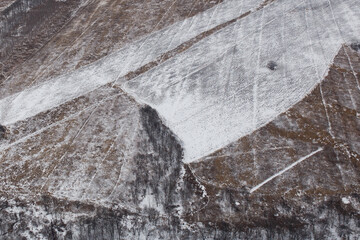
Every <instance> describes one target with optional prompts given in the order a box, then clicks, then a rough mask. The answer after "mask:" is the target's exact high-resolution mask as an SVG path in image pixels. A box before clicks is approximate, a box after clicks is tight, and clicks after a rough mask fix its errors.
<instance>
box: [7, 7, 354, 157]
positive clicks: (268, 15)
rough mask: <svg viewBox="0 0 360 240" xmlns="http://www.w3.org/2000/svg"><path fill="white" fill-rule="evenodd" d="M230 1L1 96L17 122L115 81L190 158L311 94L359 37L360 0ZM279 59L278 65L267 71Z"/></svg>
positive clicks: (10, 119)
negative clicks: (183, 47)
mask: <svg viewBox="0 0 360 240" xmlns="http://www.w3.org/2000/svg"><path fill="white" fill-rule="evenodd" d="M261 2H262V1H259V0H257V1H252V0H243V1H239V0H229V1H225V2H224V3H222V4H220V5H217V6H215V7H214V8H212V9H210V10H208V11H206V12H203V13H201V14H199V15H196V16H194V17H193V18H189V19H186V20H184V21H182V22H178V23H176V24H174V25H172V26H170V27H168V28H165V29H163V30H161V31H158V32H155V33H153V34H151V35H149V36H147V37H145V38H143V39H141V40H139V41H137V42H135V43H133V44H129V45H128V46H126V47H125V48H123V49H121V50H120V51H118V52H116V53H114V54H112V55H110V56H108V57H106V58H104V59H102V60H100V61H98V62H95V63H94V64H91V65H89V66H87V67H84V68H82V69H80V70H78V71H76V72H73V73H69V74H66V75H63V76H60V77H58V78H55V79H52V80H49V81H48V82H46V83H45V84H42V85H39V86H35V87H33V88H30V89H27V90H25V91H23V92H21V93H19V94H15V95H13V96H10V97H7V98H5V99H2V100H0V122H1V123H2V124H5V125H6V124H12V123H14V122H17V121H19V120H23V119H26V118H28V117H30V116H33V115H36V114H37V113H40V112H43V111H45V110H47V109H50V108H53V107H55V106H58V105H60V104H62V103H64V102H67V101H69V100H71V99H73V98H75V97H78V96H81V95H83V94H85V93H87V92H89V91H92V90H94V89H96V88H98V87H99V86H102V85H104V84H106V83H109V82H114V81H116V80H118V83H119V84H122V87H123V89H124V90H126V91H127V92H128V93H130V94H131V95H133V96H134V97H135V98H136V100H138V101H139V102H144V103H147V104H149V105H150V106H152V107H153V108H155V109H156V110H157V111H158V112H159V113H160V114H161V115H162V117H163V119H164V120H165V122H166V124H167V125H168V126H169V127H170V128H171V130H172V131H173V132H174V133H175V134H177V135H178V137H179V138H180V139H181V140H182V142H183V145H184V149H185V159H184V161H185V162H191V161H194V160H196V159H198V158H200V157H202V156H204V155H207V154H209V153H211V152H213V151H215V150H217V149H219V148H221V147H223V146H225V145H227V144H229V143H231V142H233V141H235V140H237V139H239V138H240V137H242V136H244V135H247V134H249V133H251V132H252V131H254V130H256V129H257V128H259V127H261V126H263V125H265V124H266V123H268V122H270V121H271V120H273V119H274V118H275V117H276V116H277V115H278V114H280V113H282V112H284V111H286V110H287V109H288V108H290V107H291V106H292V105H294V104H295V103H297V102H298V101H300V100H301V99H302V98H303V97H304V96H305V95H306V94H308V93H309V92H310V91H311V90H312V89H313V88H314V87H315V86H316V85H317V84H318V83H319V82H320V81H321V80H322V79H323V78H324V76H325V75H326V73H327V70H328V68H329V64H331V61H332V59H333V58H334V57H335V55H336V53H337V52H338V49H339V48H340V46H341V44H343V43H345V42H347V43H350V42H352V41H358V40H360V39H359V36H360V19H359V16H360V6H359V4H358V0H347V1H342V0H331V1H330V0H311V1H310V0H305V1H303V2H298V1H285V0H275V1H274V2H273V3H272V4H270V5H268V6H267V7H265V8H263V9H262V10H258V11H256V10H255V7H256V6H258V5H259V4H260V3H261ZM249 10H252V13H251V14H250V15H248V16H246V17H245V18H243V19H241V20H239V21H237V22H236V23H234V24H232V25H229V26H227V27H226V28H223V29H222V30H220V31H218V32H216V33H215V34H213V35H211V36H210V37H207V38H205V39H203V40H202V41H200V42H199V43H197V44H196V45H194V46H193V47H191V48H190V49H188V50H187V51H185V52H184V53H182V54H179V55H177V56H175V57H174V58H172V59H170V60H168V61H166V62H165V63H163V64H161V65H159V66H158V67H156V68H154V69H152V70H150V71H148V72H146V73H145V74H142V75H140V76H139V77H137V78H135V79H133V80H131V81H130V82H127V83H123V81H122V80H121V79H122V78H121V77H122V76H124V75H126V74H127V73H128V72H129V71H134V70H136V69H138V68H139V67H141V66H143V65H144V64H146V63H148V62H151V61H153V60H154V59H156V58H157V57H159V56H160V55H161V54H163V53H165V52H167V51H169V50H171V49H174V48H175V47H176V46H178V45H180V44H181V43H183V42H186V41H187V40H189V39H191V38H192V37H194V36H196V35H198V34H200V33H201V32H203V31H206V30H208V29H211V28H212V27H214V26H217V25H219V24H221V23H224V22H226V21H229V20H231V19H233V18H236V17H238V16H240V15H242V14H243V13H245V12H247V11H249ZM270 61H274V62H276V63H277V66H278V67H277V69H276V71H272V70H270V69H268V68H267V64H268V62H270Z"/></svg>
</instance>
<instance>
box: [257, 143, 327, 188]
mask: <svg viewBox="0 0 360 240" xmlns="http://www.w3.org/2000/svg"><path fill="white" fill-rule="evenodd" d="M322 150H323V148H319V149H318V150H316V151H314V152H312V153H310V154H309V155H306V156H305V157H302V158H300V159H299V160H297V161H296V162H294V163H293V164H291V165H290V166H288V167H286V168H285V169H283V170H281V171H280V172H278V173H277V174H275V175H273V176H271V177H269V178H268V179H266V180H265V181H263V182H262V183H260V184H258V185H256V186H255V187H253V188H252V189H251V190H250V193H253V192H255V191H256V190H258V189H259V188H260V187H262V186H263V185H264V184H266V183H268V182H270V181H271V180H273V179H274V178H276V177H278V176H280V175H281V174H283V173H284V172H286V171H288V170H290V169H291V168H293V167H295V166H296V165H298V164H299V163H301V162H302V161H304V160H306V159H308V158H309V157H311V156H312V155H314V154H316V153H318V152H320V151H322Z"/></svg>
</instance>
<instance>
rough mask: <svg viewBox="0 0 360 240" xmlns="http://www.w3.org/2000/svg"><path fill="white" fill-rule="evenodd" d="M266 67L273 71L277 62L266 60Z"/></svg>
mask: <svg viewBox="0 0 360 240" xmlns="http://www.w3.org/2000/svg"><path fill="white" fill-rule="evenodd" d="M266 66H267V68H268V69H270V70H272V71H275V70H276V69H277V66H278V65H277V64H276V62H274V61H270V62H268V64H267V65H266Z"/></svg>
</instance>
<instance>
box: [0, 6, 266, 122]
mask: <svg viewBox="0 0 360 240" xmlns="http://www.w3.org/2000/svg"><path fill="white" fill-rule="evenodd" d="M261 2H262V0H244V1H243V3H242V4H239V1H238V0H230V1H226V2H224V3H222V4H219V5H216V6H215V7H213V8H211V9H209V10H207V11H205V12H202V13H200V14H198V15H196V16H194V17H192V18H188V19H185V20H184V21H181V22H177V23H175V24H173V25H171V26H169V27H167V28H164V29H162V30H160V31H157V32H154V33H153V34H150V35H148V36H146V37H144V38H142V39H140V40H138V41H136V42H134V43H132V44H128V45H127V46H125V47H124V48H122V49H120V50H119V51H118V52H115V53H113V54H111V55H110V56H107V57H105V58H103V59H101V60H99V61H97V62H95V63H93V64H91V65H88V66H86V67H84V68H81V69H79V70H77V71H75V72H72V73H68V74H65V75H62V76H60V77H57V78H55V79H52V80H49V81H47V82H46V83H44V84H42V85H39V86H35V87H32V88H30V89H27V90H25V91H23V92H21V93H18V94H14V95H12V96H9V97H6V98H4V99H2V100H0V123H1V124H4V125H7V124H12V123H15V122H17V121H20V120H24V119H26V118H28V117H31V116H34V115H36V114H38V113H40V112H43V111H45V110H48V109H51V108H53V107H55V106H58V105H60V104H62V103H64V102H67V101H69V100H71V99H73V98H76V97H78V96H81V95H83V94H85V93H87V92H90V91H92V90H94V89H96V88H98V87H100V86H102V85H104V84H107V83H110V82H114V81H116V80H118V81H117V82H118V83H121V82H122V81H123V78H122V77H123V76H125V75H126V74H127V73H129V72H131V71H135V70H136V69H138V68H140V67H141V66H143V65H145V64H147V63H149V62H151V61H154V60H155V59H156V58H157V57H160V56H161V55H162V54H164V53H166V52H167V51H170V50H172V49H174V48H176V47H177V46H179V45H180V44H182V43H184V42H186V41H188V40H190V39H191V38H193V37H195V36H197V35H199V34H200V33H202V32H204V31H207V30H209V29H211V28H213V27H215V26H217V25H219V24H222V23H224V22H227V21H229V20H231V19H233V18H235V17H237V16H238V15H241V14H242V13H245V12H247V11H249V10H251V9H254V8H255V7H257V6H258V5H259V4H260V3H261ZM0 98H1V97H0Z"/></svg>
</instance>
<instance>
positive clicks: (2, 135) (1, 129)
mask: <svg viewBox="0 0 360 240" xmlns="http://www.w3.org/2000/svg"><path fill="white" fill-rule="evenodd" d="M5 134H6V128H5V127H4V126H2V125H0V140H1V139H3V138H5Z"/></svg>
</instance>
